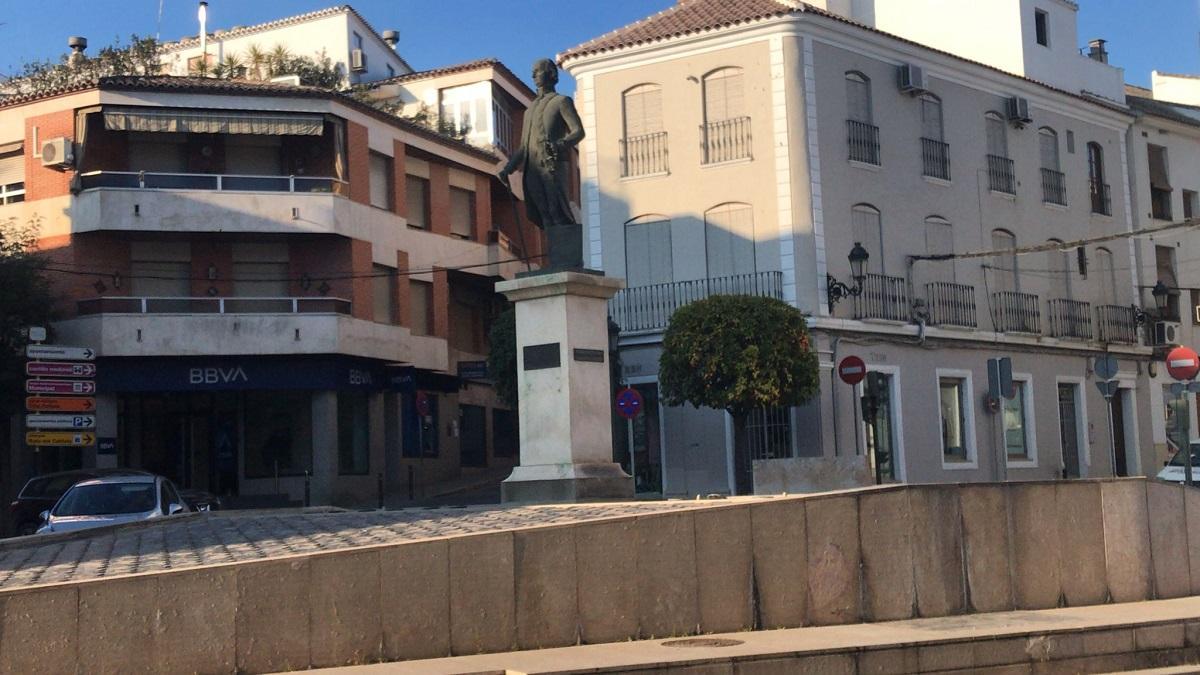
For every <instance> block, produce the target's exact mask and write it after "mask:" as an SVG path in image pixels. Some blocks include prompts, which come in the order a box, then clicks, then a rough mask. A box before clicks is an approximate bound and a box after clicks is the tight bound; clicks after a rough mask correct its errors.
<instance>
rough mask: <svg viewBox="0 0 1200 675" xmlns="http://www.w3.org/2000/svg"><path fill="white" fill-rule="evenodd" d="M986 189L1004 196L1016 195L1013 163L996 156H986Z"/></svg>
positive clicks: (1005, 158)
mask: <svg viewBox="0 0 1200 675" xmlns="http://www.w3.org/2000/svg"><path fill="white" fill-rule="evenodd" d="M987 169H988V189H990V190H991V191H993V192H1002V193H1004V194H1006V195H1015V194H1017V175H1016V170H1015V169H1014V168H1013V161H1012V160H1011V159H1009V158H1007V157H1000V156H998V155H988V156H987Z"/></svg>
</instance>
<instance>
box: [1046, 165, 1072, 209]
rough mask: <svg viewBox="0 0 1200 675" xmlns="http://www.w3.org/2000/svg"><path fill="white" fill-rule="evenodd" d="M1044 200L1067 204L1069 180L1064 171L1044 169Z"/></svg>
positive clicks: (1050, 202) (1048, 202)
mask: <svg viewBox="0 0 1200 675" xmlns="http://www.w3.org/2000/svg"><path fill="white" fill-rule="evenodd" d="M1042 201H1044V202H1046V203H1047V204H1058V205H1059V206H1066V205H1067V180H1066V176H1064V175H1063V172H1061V171H1055V170H1054V169H1042Z"/></svg>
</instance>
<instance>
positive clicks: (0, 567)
mask: <svg viewBox="0 0 1200 675" xmlns="http://www.w3.org/2000/svg"><path fill="white" fill-rule="evenodd" d="M715 503H717V504H719V503H722V502H715ZM713 504H714V502H694V501H692V502H687V501H668V502H637V503H598V504H572V505H543V506H517V507H502V506H492V507H467V508H440V509H404V510H399V511H352V512H336V513H278V512H276V513H264V514H261V515H242V514H239V515H224V514H201V515H199V516H195V517H191V518H187V519H182V520H178V521H175V522H163V523H159V524H155V525H152V526H145V527H140V528H132V529H126V530H116V531H103V532H98V533H97V534H96V536H93V537H89V538H86V539H70V540H59V541H48V542H39V541H38V538H37V537H31V538H30V540H29V543H28V544H27V545H17V546H14V545H13V544H16V543H17V542H15V541H14V542H12V543H11V544H10V545H9V547H7V548H5V549H4V550H0V589H4V590H7V589H13V588H20V587H23V586H31V585H35V584H48V583H56V582H64V581H81V580H85V579H95V578H100V577H106V576H113V575H120V574H134V573H138V572H156V571H164V570H174V569H184V568H188V567H198V566H201V565H212V564H220V563H232V562H247V561H252V560H263V559H266V558H273V557H278V556H286V555H291V554H297V553H314V552H317V551H332V550H337V549H345V548H353V547H356V546H368V545H372V544H389V543H400V542H404V541H412V540H418V539H428V538H431V537H442V536H447V535H456V534H470V533H475V532H490V531H496V530H508V529H515V528H520V527H529V526H534V525H549V524H555V523H571V522H579V521H586V520H596V519H600V518H610V517H615V516H630V515H639V514H646V513H661V512H663V511H671V510H679V509H686V508H695V507H697V506H698V505H700V506H708V505H713Z"/></svg>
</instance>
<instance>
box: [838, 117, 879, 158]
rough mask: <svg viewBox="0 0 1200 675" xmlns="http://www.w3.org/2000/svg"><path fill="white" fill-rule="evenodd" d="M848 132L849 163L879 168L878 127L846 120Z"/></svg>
mask: <svg viewBox="0 0 1200 675" xmlns="http://www.w3.org/2000/svg"><path fill="white" fill-rule="evenodd" d="M846 126H847V127H849V131H850V140H849V142H850V161H852V162H862V163H863V164H874V165H875V166H879V127H877V126H875V125H874V124H867V123H866V122H859V121H857V120H846Z"/></svg>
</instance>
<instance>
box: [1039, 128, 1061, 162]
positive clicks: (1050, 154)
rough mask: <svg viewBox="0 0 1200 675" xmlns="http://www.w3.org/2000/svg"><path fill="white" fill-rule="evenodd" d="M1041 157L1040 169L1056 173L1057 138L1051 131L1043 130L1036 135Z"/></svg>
mask: <svg viewBox="0 0 1200 675" xmlns="http://www.w3.org/2000/svg"><path fill="white" fill-rule="evenodd" d="M1038 142H1039V144H1040V146H1039V147H1040V150H1041V156H1042V168H1043V169H1050V170H1052V171H1058V166H1059V164H1058V136H1057V135H1055V134H1054V132H1052V131H1048V130H1043V131H1041V132H1039V133H1038Z"/></svg>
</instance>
